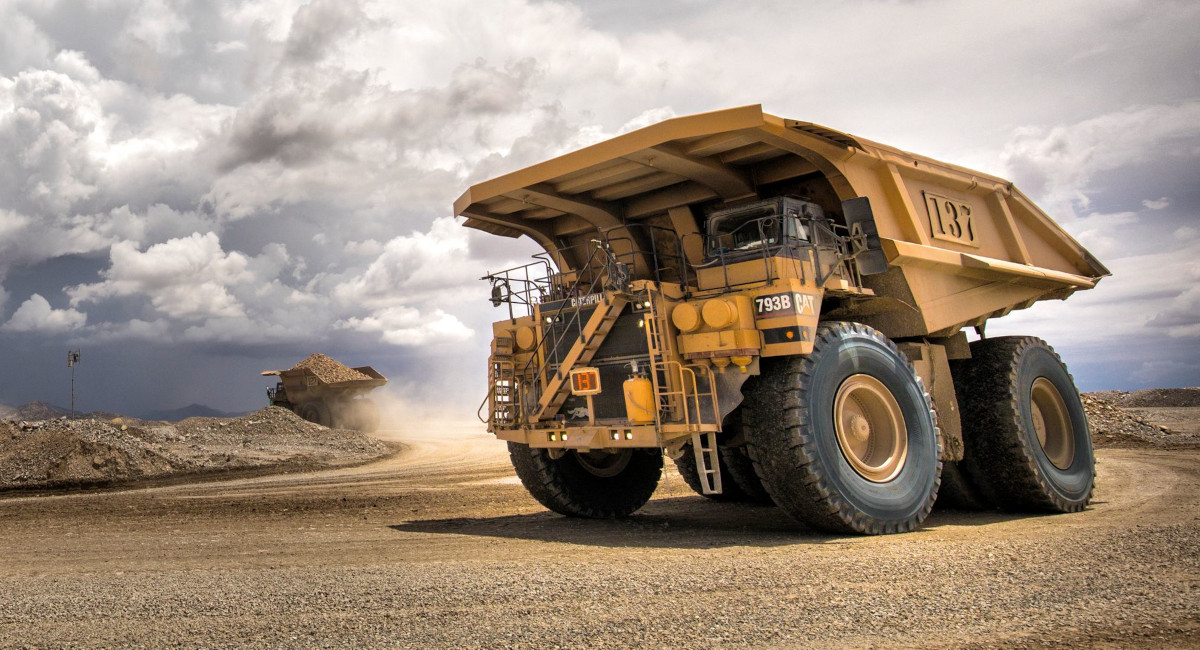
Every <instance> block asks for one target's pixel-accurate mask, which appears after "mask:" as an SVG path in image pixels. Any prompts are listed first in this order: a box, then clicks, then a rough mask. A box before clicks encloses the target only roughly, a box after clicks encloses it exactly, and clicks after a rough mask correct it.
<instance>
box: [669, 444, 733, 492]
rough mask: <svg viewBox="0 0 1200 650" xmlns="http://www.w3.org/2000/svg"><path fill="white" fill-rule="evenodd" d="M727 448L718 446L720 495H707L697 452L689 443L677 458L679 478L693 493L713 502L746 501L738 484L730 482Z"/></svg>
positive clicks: (676, 465)
mask: <svg viewBox="0 0 1200 650" xmlns="http://www.w3.org/2000/svg"><path fill="white" fill-rule="evenodd" d="M728 453H729V452H727V451H726V448H725V447H722V446H721V445H719V444H718V445H717V460H718V463H719V464H720V466H721V488H722V489H721V492H720V493H718V494H705V493H704V487H703V485H701V482H700V472H699V469H698V468H697V467H696V452H695V450H694V448H693V447H692V443H690V442H689V443H687V444H685V445H684V446H683V450H682V452H681V453H680V454H679V457H678V458H675V459H674V461H675V469H677V470H679V476H680V477H681V478H682V479H683V482H684V483H687V485H688V487H690V488H692V491H693V492H695V493H696V494H699V495H700V496H702V497H704V498H706V499H712V500H713V501H745V500H746V498H747V497H746V495H745V494H743V493H742V490H741V488H739V487H738V485H737V483H735V482H734V481H732V480H730V477H729V466H728V463H727V462H726V461H727V460H728V458H727V455H728Z"/></svg>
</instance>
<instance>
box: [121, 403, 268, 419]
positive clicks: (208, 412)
mask: <svg viewBox="0 0 1200 650" xmlns="http://www.w3.org/2000/svg"><path fill="white" fill-rule="evenodd" d="M241 415H245V413H228V412H225V411H218V410H217V409H215V408H212V407H209V406H205V405H203V404H188V405H187V406H181V407H179V408H177V409H170V410H167V411H150V412H148V413H146V414H145V415H144V416H143V417H144V418H145V419H147V420H165V421H167V422H178V421H180V420H186V419H188V418H236V417H238V416H241Z"/></svg>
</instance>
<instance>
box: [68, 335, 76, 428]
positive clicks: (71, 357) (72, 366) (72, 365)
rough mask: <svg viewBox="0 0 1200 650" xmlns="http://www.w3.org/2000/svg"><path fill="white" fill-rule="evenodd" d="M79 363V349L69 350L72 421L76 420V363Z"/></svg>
mask: <svg viewBox="0 0 1200 650" xmlns="http://www.w3.org/2000/svg"><path fill="white" fill-rule="evenodd" d="M78 363H79V350H75V351H71V350H67V367H68V368H70V369H71V421H72V422H74V421H75V365H76V364H78Z"/></svg>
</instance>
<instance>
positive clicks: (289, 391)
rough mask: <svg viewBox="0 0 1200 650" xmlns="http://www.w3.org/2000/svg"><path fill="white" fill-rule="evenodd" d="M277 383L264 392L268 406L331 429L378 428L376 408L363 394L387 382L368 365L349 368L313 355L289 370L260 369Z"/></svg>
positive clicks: (364, 429) (360, 429)
mask: <svg viewBox="0 0 1200 650" xmlns="http://www.w3.org/2000/svg"><path fill="white" fill-rule="evenodd" d="M261 374H262V375H263V376H264V377H267V376H272V375H274V376H277V377H279V381H278V382H277V383H276V384H275V386H274V387H273V388H268V389H267V399H269V400H270V402H271V405H272V406H282V407H283V408H285V409H289V410H291V411H292V412H294V413H295V414H296V415H299V416H300V417H302V418H304V419H305V420H308V421H309V422H316V423H317V424H320V425H323V426H327V427H329V428H331V429H357V430H359V431H366V432H371V431H375V430H376V429H377V428H379V407H378V406H376V405H375V403H374V402H372V401H371V400H370V399H368V398H366V397H365V395H366V394H367V393H369V392H371V391H372V390H374V389H376V388H378V387H379V386H382V385H384V384H386V383H387V379H385V378H384V376H383V375H381V374H379V373H378V372H376V370H375V369H374V368H372V367H371V366H359V367H357V368H350V367H347V366H344V365H342V364H340V363H338V362H337V361H335V360H333V359H331V358H329V357H327V356H325V355H323V354H313V355H309V356H308V357H307V358H306V359H304V360H303V361H301V362H300V363H298V364H296V365H295V366H293V367H292V368H291V369H289V370H264V371H263V372H262V373H261Z"/></svg>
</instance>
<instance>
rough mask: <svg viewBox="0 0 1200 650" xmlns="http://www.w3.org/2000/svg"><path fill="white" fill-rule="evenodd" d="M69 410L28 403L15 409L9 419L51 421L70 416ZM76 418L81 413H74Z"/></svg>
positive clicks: (38, 403)
mask: <svg viewBox="0 0 1200 650" xmlns="http://www.w3.org/2000/svg"><path fill="white" fill-rule="evenodd" d="M70 414H71V409H65V408H63V407H61V406H55V405H53V404H47V403H45V402H30V403H28V404H24V405H22V406H19V407H17V409H16V412H15V413H14V414H13V415H12V417H11V418H10V419H13V420H51V419H54V418H57V417H61V416H63V415H70ZM75 415H77V416H83V415H84V414H83V413H76V414H75Z"/></svg>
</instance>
